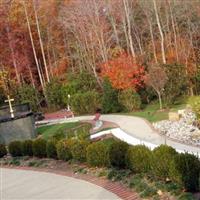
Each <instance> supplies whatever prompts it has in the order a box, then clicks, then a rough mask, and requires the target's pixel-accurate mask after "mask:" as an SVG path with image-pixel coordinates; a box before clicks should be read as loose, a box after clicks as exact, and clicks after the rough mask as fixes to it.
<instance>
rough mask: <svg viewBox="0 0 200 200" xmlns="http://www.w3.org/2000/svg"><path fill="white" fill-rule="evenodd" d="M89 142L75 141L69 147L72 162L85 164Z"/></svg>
mask: <svg viewBox="0 0 200 200" xmlns="http://www.w3.org/2000/svg"><path fill="white" fill-rule="evenodd" d="M88 145H89V142H88V141H86V140H77V141H76V142H75V144H74V145H73V146H72V147H71V152H72V157H73V159H74V160H77V161H80V162H85V161H86V152H87V151H86V149H87V147H88Z"/></svg>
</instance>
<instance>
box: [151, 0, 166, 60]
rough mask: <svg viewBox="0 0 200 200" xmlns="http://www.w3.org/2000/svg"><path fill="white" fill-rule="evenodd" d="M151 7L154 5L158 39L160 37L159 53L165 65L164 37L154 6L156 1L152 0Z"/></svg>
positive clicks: (155, 6)
mask: <svg viewBox="0 0 200 200" xmlns="http://www.w3.org/2000/svg"><path fill="white" fill-rule="evenodd" d="M153 5H154V10H155V15H156V21H157V25H158V29H159V32H160V37H161V52H162V60H163V63H164V64H166V56H165V45H164V42H165V41H164V35H163V31H162V27H161V24H160V19H159V16H158V10H157V5H156V0H153Z"/></svg>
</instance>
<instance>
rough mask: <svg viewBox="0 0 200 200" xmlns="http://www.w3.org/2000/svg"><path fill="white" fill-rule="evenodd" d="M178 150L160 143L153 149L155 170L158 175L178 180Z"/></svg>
mask: <svg viewBox="0 0 200 200" xmlns="http://www.w3.org/2000/svg"><path fill="white" fill-rule="evenodd" d="M177 154H178V153H177V152H176V150H175V149H174V148H172V147H170V146H167V145H160V146H159V147H157V148H155V149H154V150H153V172H154V174H155V175H156V176H157V177H160V178H163V179H166V178H171V179H173V180H178V178H179V177H178V172H177V170H176V167H175V157H176V156H177Z"/></svg>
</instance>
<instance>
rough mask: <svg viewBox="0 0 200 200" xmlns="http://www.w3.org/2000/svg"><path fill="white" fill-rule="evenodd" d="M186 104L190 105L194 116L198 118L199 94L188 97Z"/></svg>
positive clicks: (199, 108)
mask: <svg viewBox="0 0 200 200" xmlns="http://www.w3.org/2000/svg"><path fill="white" fill-rule="evenodd" d="M188 104H189V105H190V106H191V108H192V110H193V111H194V112H195V114H196V116H197V117H198V118H200V96H193V97H190V98H189V100H188Z"/></svg>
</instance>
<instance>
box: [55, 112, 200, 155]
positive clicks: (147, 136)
mask: <svg viewBox="0 0 200 200" xmlns="http://www.w3.org/2000/svg"><path fill="white" fill-rule="evenodd" d="M93 118H94V116H81V117H75V118H69V119H59V120H56V119H55V120H51V122H53V123H57V122H61V123H62V122H69V121H79V120H92V119H93ZM101 120H104V121H110V122H113V123H115V124H117V125H119V127H120V128H121V129H122V130H123V131H124V132H125V133H127V134H128V135H129V136H131V137H133V138H136V139H139V140H141V143H143V142H148V143H151V144H153V145H156V146H157V145H161V144H167V145H170V146H172V147H174V148H175V149H176V150H180V151H182V152H183V151H187V152H191V153H194V154H199V155H200V148H199V147H195V146H192V145H187V144H183V143H180V142H176V141H173V140H170V139H169V138H166V137H164V136H161V135H160V134H158V133H157V132H156V131H155V130H154V129H153V128H152V126H151V125H150V123H149V122H147V121H146V120H144V119H142V118H139V117H133V116H126V115H102V116H101Z"/></svg>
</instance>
